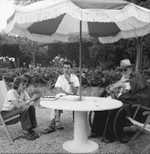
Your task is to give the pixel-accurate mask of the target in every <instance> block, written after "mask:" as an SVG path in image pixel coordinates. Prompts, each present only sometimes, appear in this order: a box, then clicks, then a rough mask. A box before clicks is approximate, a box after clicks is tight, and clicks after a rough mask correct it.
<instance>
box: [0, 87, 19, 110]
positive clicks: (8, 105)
mask: <svg viewBox="0 0 150 154" xmlns="http://www.w3.org/2000/svg"><path fill="white" fill-rule="evenodd" d="M18 100H19V95H18V93H17V91H16V90H15V89H10V90H9V91H8V92H7V95H6V98H5V101H4V103H3V107H2V111H10V110H12V109H13V108H14V107H15V105H14V101H15V102H18Z"/></svg>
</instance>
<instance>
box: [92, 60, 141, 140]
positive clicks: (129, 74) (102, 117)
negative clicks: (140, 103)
mask: <svg viewBox="0 0 150 154" xmlns="http://www.w3.org/2000/svg"><path fill="white" fill-rule="evenodd" d="M120 69H121V71H122V77H121V79H120V80H119V81H117V82H116V83H114V84H112V85H110V86H109V88H108V91H109V93H110V94H112V96H111V97H112V98H115V99H119V100H121V101H122V102H123V103H129V101H127V99H126V98H127V94H128V98H131V96H132V95H131V93H133V91H134V93H137V91H139V90H141V89H143V88H144V85H143V84H142V79H143V78H142V77H141V75H140V74H136V73H133V65H132V64H131V63H130V61H129V59H124V60H121V62H120ZM137 85H139V86H138V87H139V88H138V89H137ZM131 100H132V99H131ZM131 103H133V101H132V102H131ZM135 103H136V102H135ZM117 111H118V109H115V110H112V111H111V112H110V111H104V112H95V116H94V120H93V127H92V130H91V131H92V133H91V136H92V137H97V136H101V135H102V134H103V131H104V128H105V122H106V119H107V115H108V113H109V114H110V116H109V117H110V118H109V123H108V125H109V127H107V132H106V136H105V138H107V139H108V140H109V141H113V140H114V139H115V136H114V132H113V121H114V117H115V115H116V113H117ZM123 121H124V124H125V122H126V121H125V117H124V116H123V117H122V119H120V122H121V123H123ZM121 123H118V125H119V126H118V127H122V125H121ZM120 130H122V128H120Z"/></svg>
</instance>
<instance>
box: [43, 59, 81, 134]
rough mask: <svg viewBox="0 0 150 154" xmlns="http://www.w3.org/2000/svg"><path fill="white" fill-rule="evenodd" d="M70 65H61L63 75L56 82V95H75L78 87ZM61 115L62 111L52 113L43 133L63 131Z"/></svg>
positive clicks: (76, 78)
mask: <svg viewBox="0 0 150 154" xmlns="http://www.w3.org/2000/svg"><path fill="white" fill-rule="evenodd" d="M71 68H72V64H71V63H70V62H64V64H63V74H62V75H60V76H59V77H58V79H57V81H56V84H55V88H57V92H58V93H64V94H66V95H75V94H77V91H78V87H79V79H78V77H77V76H76V75H75V74H73V73H72V72H71ZM61 113H62V110H55V111H52V114H51V123H50V126H49V128H47V129H45V130H44V132H43V133H50V132H53V131H55V130H56V129H63V126H62V124H61V120H60V119H61Z"/></svg>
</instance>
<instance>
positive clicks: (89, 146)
mask: <svg viewBox="0 0 150 154" xmlns="http://www.w3.org/2000/svg"><path fill="white" fill-rule="evenodd" d="M63 148H64V149H65V150H66V151H68V152H71V153H90V152H94V151H96V150H97V149H98V144H97V143H95V142H93V141H91V140H87V143H82V144H81V143H77V142H76V141H75V140H70V141H67V142H65V143H64V144H63Z"/></svg>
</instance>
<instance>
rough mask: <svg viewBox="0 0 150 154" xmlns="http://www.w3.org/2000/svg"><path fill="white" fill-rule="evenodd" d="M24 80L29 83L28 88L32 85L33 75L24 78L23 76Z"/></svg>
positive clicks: (25, 75) (26, 75)
mask: <svg viewBox="0 0 150 154" xmlns="http://www.w3.org/2000/svg"><path fill="white" fill-rule="evenodd" d="M22 77H23V78H24V80H25V81H26V83H27V87H28V86H29V85H30V84H31V83H32V81H31V80H32V77H31V75H30V74H27V73H26V74H24V75H23V76H22Z"/></svg>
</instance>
